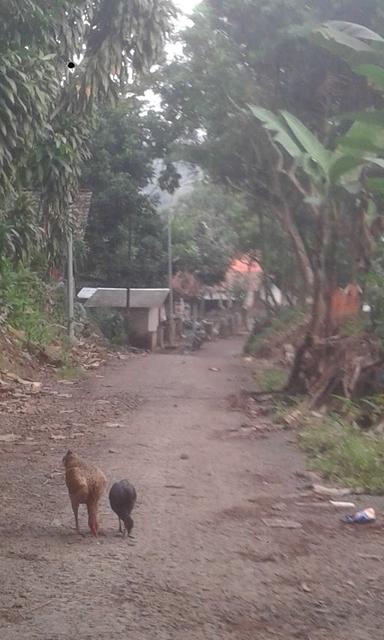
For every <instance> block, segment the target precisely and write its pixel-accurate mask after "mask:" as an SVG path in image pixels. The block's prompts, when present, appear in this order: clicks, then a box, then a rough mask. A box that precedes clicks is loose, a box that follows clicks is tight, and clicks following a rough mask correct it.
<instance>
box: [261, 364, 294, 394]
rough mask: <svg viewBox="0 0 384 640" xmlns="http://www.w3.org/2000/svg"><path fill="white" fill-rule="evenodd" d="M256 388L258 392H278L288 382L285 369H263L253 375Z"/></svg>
mask: <svg viewBox="0 0 384 640" xmlns="http://www.w3.org/2000/svg"><path fill="white" fill-rule="evenodd" d="M255 379H256V382H257V387H258V389H260V391H265V392H268V393H269V392H271V391H280V390H281V389H283V388H284V387H285V385H286V384H287V382H288V373H287V370H286V369H283V368H278V367H263V368H261V369H259V370H258V371H257V372H256V373H255Z"/></svg>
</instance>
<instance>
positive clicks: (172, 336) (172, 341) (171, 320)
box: [167, 209, 175, 347]
mask: <svg viewBox="0 0 384 640" xmlns="http://www.w3.org/2000/svg"><path fill="white" fill-rule="evenodd" d="M167 216H168V218H167V221H168V225H167V226H168V287H169V341H170V344H171V347H173V345H174V344H175V320H174V317H173V314H174V306H173V288H172V276H173V273H172V219H171V212H170V210H169V209H168V213H167Z"/></svg>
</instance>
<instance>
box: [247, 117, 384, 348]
mask: <svg viewBox="0 0 384 640" xmlns="http://www.w3.org/2000/svg"><path fill="white" fill-rule="evenodd" d="M249 110H250V113H251V114H252V116H253V117H254V118H256V119H257V120H258V121H259V122H260V123H261V124H262V126H263V127H264V129H265V130H266V131H267V132H268V136H269V139H270V141H271V144H272V145H273V147H274V149H275V152H276V170H277V172H278V174H279V176H280V178H279V179H280V181H287V180H288V181H289V183H290V185H291V186H293V187H294V188H295V189H296V190H297V192H298V193H299V194H300V196H301V198H302V201H303V203H304V204H305V206H306V210H307V213H308V215H309V216H311V218H312V220H313V224H314V227H315V229H316V239H315V243H316V246H315V247H314V248H312V251H311V256H310V258H308V259H309V261H310V263H311V267H312V271H313V282H312V297H313V310H312V323H311V327H310V333H311V334H312V335H313V336H318V335H326V334H327V333H329V331H330V329H331V327H330V324H329V311H330V290H331V288H332V286H333V285H334V282H333V281H332V277H331V274H330V272H329V271H330V267H329V262H331V263H332V260H329V257H330V256H332V252H335V251H336V248H337V241H336V239H335V237H334V236H335V228H336V224H337V222H338V216H340V215H341V211H342V208H343V207H344V206H345V200H346V196H347V194H349V197H348V204H349V206H350V207H351V208H352V207H354V208H355V211H354V227H355V233H357V229H358V233H357V235H358V238H359V243H360V244H361V251H360V252H359V255H358V256H357V255H356V261H359V260H360V259H361V253H362V252H363V253H364V254H365V257H366V258H367V259H369V247H370V242H371V237H370V232H369V229H368V225H367V216H366V214H367V210H368V203H369V197H370V192H373V191H380V189H383V187H384V178H381V177H380V175H379V176H377V172H378V171H379V172H380V171H381V170H382V169H384V159H383V158H381V157H380V153H381V152H384V129H383V124H384V112H382V113H378V112H375V114H374V116H373V115H371V114H369V113H368V114H367V113H362V114H355V120H354V122H353V123H352V124H351V125H350V126H349V128H348V129H347V131H346V133H345V134H344V135H341V136H338V137H336V138H335V140H334V144H333V147H332V148H327V147H325V146H324V145H323V144H322V143H321V142H319V140H318V139H317V138H316V136H315V135H314V134H313V133H312V132H311V131H310V130H309V129H308V128H307V127H305V125H304V124H303V123H302V122H300V120H298V119H297V118H296V117H295V116H293V115H292V114H291V113H288V112H287V111H280V112H279V113H277V114H275V113H273V112H271V111H268V110H266V109H263V108H261V107H256V106H253V105H249ZM373 169H374V171H373V172H372V170H373ZM371 174H372V175H374V177H371ZM287 223H288V224H293V221H292V220H290V221H287ZM287 231H288V233H289V234H290V235H291V237H292V232H291V229H289V228H288V229H287ZM296 232H297V233H298V231H297V229H296ZM294 245H295V243H294ZM294 248H295V250H296V253H297V247H295V246H294ZM301 250H306V248H305V244H304V242H302V247H301ZM356 271H357V267H356ZM354 275H356V273H355V274H354Z"/></svg>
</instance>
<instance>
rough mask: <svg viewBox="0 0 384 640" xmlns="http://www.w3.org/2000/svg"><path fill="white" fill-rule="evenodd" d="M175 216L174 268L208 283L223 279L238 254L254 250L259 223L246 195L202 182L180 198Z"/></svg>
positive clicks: (173, 224)
mask: <svg viewBox="0 0 384 640" xmlns="http://www.w3.org/2000/svg"><path fill="white" fill-rule="evenodd" d="M171 215H172V217H173V221H172V231H173V245H174V247H173V253H174V267H175V269H176V270H178V271H190V272H192V273H195V274H196V275H197V276H198V277H199V278H200V279H201V280H202V281H203V282H205V283H206V284H215V283H217V282H220V281H221V280H222V279H223V277H224V275H225V271H226V269H227V267H228V265H229V262H230V261H231V259H232V258H233V257H234V256H235V255H236V254H242V253H249V252H251V253H252V252H253V250H254V247H255V245H256V243H257V241H256V238H257V234H258V226H257V224H255V221H254V217H253V216H251V215H250V213H249V211H248V209H247V206H246V203H245V200H244V197H242V196H241V195H240V194H237V195H236V194H233V193H231V192H230V191H229V190H227V189H224V188H222V187H220V186H217V185H212V184H209V183H205V184H204V183H203V184H199V185H196V186H195V187H194V189H193V190H192V191H191V192H190V193H189V194H188V195H186V196H185V197H184V198H182V199H180V200H179V201H178V202H177V204H176V206H175V209H174V211H172V212H171Z"/></svg>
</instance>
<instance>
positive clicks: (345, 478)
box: [301, 417, 384, 494]
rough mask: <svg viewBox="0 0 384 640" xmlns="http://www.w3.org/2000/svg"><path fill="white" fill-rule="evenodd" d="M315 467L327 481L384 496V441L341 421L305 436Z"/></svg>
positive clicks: (312, 429) (326, 423) (328, 422)
mask: <svg viewBox="0 0 384 640" xmlns="http://www.w3.org/2000/svg"><path fill="white" fill-rule="evenodd" d="M301 444H302V446H303V448H304V449H305V451H307V452H308V453H309V455H310V457H311V460H312V467H313V468H314V469H316V470H318V471H320V472H321V473H322V474H323V475H324V477H325V478H327V479H331V480H334V481H337V482H340V483H341V484H342V485H344V486H348V487H352V488H362V489H364V491H366V492H367V493H377V494H384V474H383V463H384V440H383V439H382V438H380V437H375V436H373V435H370V434H365V433H362V432H360V431H359V430H358V429H357V428H353V427H351V426H349V425H347V424H346V423H344V422H343V421H342V420H340V419H338V418H337V417H334V418H329V419H327V420H325V421H324V422H323V424H321V425H318V426H312V427H310V428H309V429H307V430H306V431H304V433H303V434H302V436H301Z"/></svg>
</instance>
